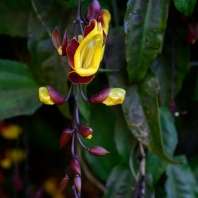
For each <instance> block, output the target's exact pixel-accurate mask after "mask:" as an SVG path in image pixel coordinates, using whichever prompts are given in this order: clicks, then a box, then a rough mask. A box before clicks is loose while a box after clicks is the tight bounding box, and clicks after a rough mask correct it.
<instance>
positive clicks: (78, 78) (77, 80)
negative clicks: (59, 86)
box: [68, 71, 95, 84]
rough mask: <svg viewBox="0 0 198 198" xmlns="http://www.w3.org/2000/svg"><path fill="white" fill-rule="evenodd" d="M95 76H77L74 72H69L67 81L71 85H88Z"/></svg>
mask: <svg viewBox="0 0 198 198" xmlns="http://www.w3.org/2000/svg"><path fill="white" fill-rule="evenodd" d="M94 76H95V75H91V76H85V77H82V76H79V75H78V74H77V73H76V72H75V71H71V72H69V74H68V79H69V80H70V81H71V82H72V83H73V84H79V83H80V84H87V83H90V82H91V81H92V80H93V78H94Z"/></svg>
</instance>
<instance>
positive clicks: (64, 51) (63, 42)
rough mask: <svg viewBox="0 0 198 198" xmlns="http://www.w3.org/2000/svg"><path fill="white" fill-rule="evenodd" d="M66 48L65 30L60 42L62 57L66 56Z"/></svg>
mask: <svg viewBox="0 0 198 198" xmlns="http://www.w3.org/2000/svg"><path fill="white" fill-rule="evenodd" d="M66 48H67V31H66V30H65V33H64V36H63V40H62V52H63V54H62V56H65V55H67V52H66Z"/></svg>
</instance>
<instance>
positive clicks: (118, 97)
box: [102, 88, 126, 106]
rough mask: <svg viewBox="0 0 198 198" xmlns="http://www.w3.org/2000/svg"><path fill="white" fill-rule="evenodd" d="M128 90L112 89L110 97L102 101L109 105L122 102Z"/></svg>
mask: <svg viewBox="0 0 198 198" xmlns="http://www.w3.org/2000/svg"><path fill="white" fill-rule="evenodd" d="M125 94H126V91H125V90H124V89H121V88H113V89H111V91H110V93H109V95H108V97H107V98H106V99H105V100H104V101H103V102H102V103H104V104H106V105H107V106H112V105H117V104H122V103H123V101H124V98H125Z"/></svg>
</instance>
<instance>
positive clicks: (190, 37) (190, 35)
mask: <svg viewBox="0 0 198 198" xmlns="http://www.w3.org/2000/svg"><path fill="white" fill-rule="evenodd" d="M195 41H196V32H195V28H194V27H193V26H192V25H191V24H188V31H187V36H186V42H187V44H189V45H193V44H194V43H195Z"/></svg>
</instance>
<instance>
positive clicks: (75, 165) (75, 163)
mask: <svg viewBox="0 0 198 198" xmlns="http://www.w3.org/2000/svg"><path fill="white" fill-rule="evenodd" d="M70 165H71V168H72V170H73V171H74V172H75V173H76V174H78V175H81V168H80V162H79V160H78V159H77V158H73V159H72V160H71V161H70Z"/></svg>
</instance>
